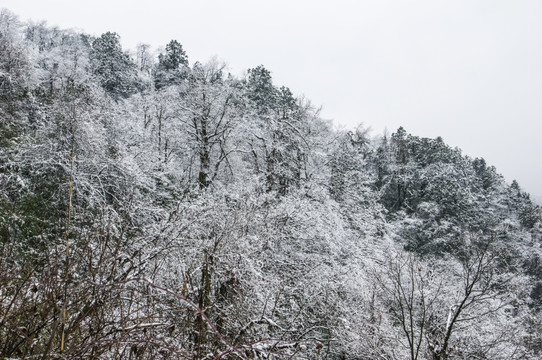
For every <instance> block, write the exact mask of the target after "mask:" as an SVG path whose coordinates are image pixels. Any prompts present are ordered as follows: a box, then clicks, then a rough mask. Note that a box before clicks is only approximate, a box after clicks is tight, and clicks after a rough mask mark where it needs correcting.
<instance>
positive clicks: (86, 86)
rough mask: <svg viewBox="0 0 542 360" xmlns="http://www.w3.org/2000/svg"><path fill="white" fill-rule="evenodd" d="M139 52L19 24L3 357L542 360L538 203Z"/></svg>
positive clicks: (225, 77)
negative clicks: (541, 359)
mask: <svg viewBox="0 0 542 360" xmlns="http://www.w3.org/2000/svg"><path fill="white" fill-rule="evenodd" d="M120 36H122V34H116V33H113V32H106V33H104V34H102V35H100V36H97V37H94V36H91V35H88V34H85V33H82V32H78V31H73V30H63V29H59V28H56V27H51V26H48V25H47V24H46V23H44V22H42V23H33V22H23V21H21V20H19V18H18V17H17V15H15V14H13V13H11V12H10V11H8V10H1V11H0V359H34V358H39V359H209V360H210V359H217V360H218V359H239V358H240V359H390V360H391V359H412V360H414V359H433V360H444V359H539V358H541V357H542V337H541V335H540V334H542V313H541V310H542V248H541V245H542V210H541V208H540V206H539V205H537V204H536V203H535V202H534V201H533V200H532V199H531V198H530V196H529V194H528V193H526V192H524V191H523V190H522V188H521V185H520V184H518V183H517V182H516V181H513V182H512V183H507V182H506V181H505V180H504V178H503V177H502V176H501V175H500V174H499V172H498V170H497V169H495V167H493V166H491V164H487V163H486V161H485V160H484V159H483V158H471V157H468V156H465V155H463V154H462V151H461V149H458V148H453V147H450V146H449V145H447V144H446V142H445V141H444V140H443V138H441V137H437V138H435V139H431V138H423V137H419V136H416V134H410V133H409V132H408V129H404V128H399V129H396V130H394V131H393V132H391V133H385V134H372V133H371V132H370V131H369V130H368V129H367V128H365V127H364V126H363V124H360V126H359V127H357V128H356V129H355V130H337V129H335V128H334V127H333V126H332V124H331V123H330V122H329V121H326V120H323V119H322V118H321V117H320V116H319V113H318V107H317V106H315V105H313V104H311V102H310V101H309V100H308V99H305V98H303V97H300V96H296V94H293V93H292V92H291V91H290V89H289V88H288V87H286V86H283V85H282V84H275V83H274V82H273V78H272V69H267V68H266V67H265V66H264V65H260V64H255V65H254V67H253V68H251V69H249V70H248V71H247V72H246V73H245V74H244V75H243V76H241V77H238V76H234V75H232V74H230V73H228V72H227V71H226V65H225V64H224V63H221V62H219V61H218V60H214V59H211V60H209V61H207V62H204V63H200V62H197V61H195V62H192V61H191V60H190V54H187V53H186V52H185V51H184V49H183V46H182V39H173V40H170V39H165V40H164V43H166V44H167V45H166V46H165V48H164V49H163V50H162V52H161V53H160V54H159V55H158V56H157V57H156V56H154V55H153V54H154V50H153V49H151V47H150V46H148V45H139V46H138V47H137V49H135V50H132V51H127V50H126V49H122V47H121V43H120ZM442 136H443V137H444V138H445V137H446V134H442Z"/></svg>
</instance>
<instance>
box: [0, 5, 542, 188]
mask: <svg viewBox="0 0 542 360" xmlns="http://www.w3.org/2000/svg"><path fill="white" fill-rule="evenodd" d="M0 7H5V8H7V9H9V10H11V11H12V12H14V13H15V14H17V15H19V17H20V18H21V19H22V20H28V19H32V20H34V21H38V20H46V21H47V23H48V24H49V25H57V26H59V27H61V28H75V29H80V30H83V31H85V32H87V33H90V34H92V35H97V36H98V35H100V34H102V33H104V32H106V31H114V32H117V33H118V34H119V35H120V36H121V39H122V43H123V45H124V46H125V47H126V48H131V49H135V46H136V45H137V44H138V43H146V44H149V45H151V46H152V47H156V48H158V47H159V46H164V45H165V44H166V43H167V42H169V40H171V39H176V40H178V41H179V42H180V43H181V44H182V45H183V47H184V48H185V50H186V52H187V54H188V57H189V60H190V62H191V63H193V62H194V61H196V60H198V61H202V62H204V61H206V60H208V59H210V58H211V57H212V56H217V57H218V58H219V59H221V60H224V61H225V62H226V63H227V64H228V65H229V67H230V71H231V72H232V73H234V74H237V75H240V74H241V73H242V72H243V71H244V70H246V69H248V68H251V67H255V66H257V65H260V64H263V65H264V66H265V67H266V68H268V69H269V70H270V71H271V72H272V74H273V79H274V81H275V84H276V85H286V86H288V87H290V88H291V89H292V91H293V92H294V93H296V94H298V95H301V94H304V95H305V96H306V97H307V98H309V99H310V100H311V101H312V102H313V104H315V105H318V106H322V112H321V115H322V117H324V118H327V119H332V120H333V121H334V122H335V123H336V124H342V125H344V126H346V127H353V126H355V125H356V124H359V123H363V124H365V125H366V126H370V127H371V128H372V129H373V134H378V133H381V132H383V130H384V129H385V128H387V129H388V130H389V131H390V132H393V131H395V130H396V129H397V128H398V127H399V126H403V127H404V128H405V129H406V130H407V131H409V132H411V133H413V134H414V135H419V136H425V137H432V138H434V137H437V136H442V137H443V138H444V140H445V141H446V142H447V143H448V144H450V145H452V146H458V147H460V148H461V149H462V150H463V153H464V154H467V155H469V156H471V157H484V158H485V159H486V161H487V163H488V164H490V165H495V166H496V167H497V169H498V171H499V172H501V173H502V174H503V175H504V176H505V177H506V179H507V180H508V181H509V182H510V181H511V180H512V179H517V180H518V182H519V184H520V186H522V187H523V188H524V189H525V190H527V191H529V192H531V193H533V194H536V195H538V196H540V195H542V181H541V180H542V160H541V159H540V157H541V156H542V140H541V138H542V20H541V19H542V1H540V0H485V1H482V0H480V1H476V0H448V1H437V0H424V1H413V0H409V1H404V0H393V1H392V0H389V1H386V0H371V1H364V0H351V1H350V0H334V1H322V0H311V1H308V0H307V1H306V0H288V1H286V0H273V1H270V0H266V1H259V0H227V1H225V0H197V1H196V0H191V1H184V0H152V1H148V0H147V1H141V0H132V1H113V0H108V1H105V0H93V1H76V0H71V1H63V0H0Z"/></svg>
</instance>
